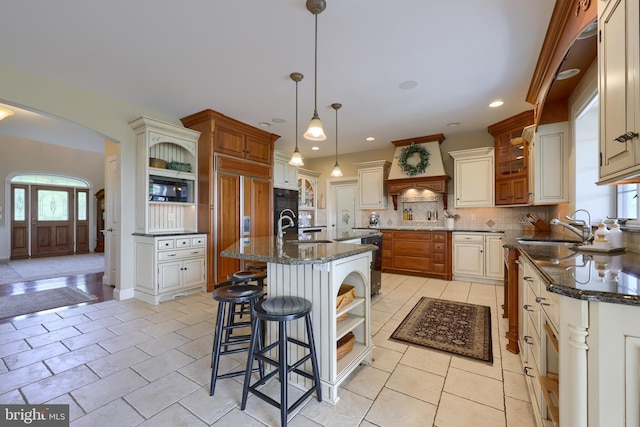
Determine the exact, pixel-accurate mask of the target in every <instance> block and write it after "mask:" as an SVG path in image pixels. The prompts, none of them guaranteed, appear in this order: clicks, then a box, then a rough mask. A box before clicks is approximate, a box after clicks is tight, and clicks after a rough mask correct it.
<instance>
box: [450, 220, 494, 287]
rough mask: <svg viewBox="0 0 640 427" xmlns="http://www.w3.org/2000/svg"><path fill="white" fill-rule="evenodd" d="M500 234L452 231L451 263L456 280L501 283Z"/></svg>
mask: <svg viewBox="0 0 640 427" xmlns="http://www.w3.org/2000/svg"><path fill="white" fill-rule="evenodd" d="M502 239H503V235H502V234H496V233H479V232H474V233H472V232H453V238H452V243H453V251H452V259H453V260H452V265H453V275H454V278H455V279H456V280H460V279H466V278H469V279H472V280H473V281H480V282H485V283H502V281H503V279H504V260H503V259H504V258H503V250H502Z"/></svg>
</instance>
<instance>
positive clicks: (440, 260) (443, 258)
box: [431, 253, 447, 264]
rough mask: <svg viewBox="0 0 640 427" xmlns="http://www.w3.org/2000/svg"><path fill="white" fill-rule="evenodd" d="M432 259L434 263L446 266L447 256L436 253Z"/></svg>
mask: <svg viewBox="0 0 640 427" xmlns="http://www.w3.org/2000/svg"><path fill="white" fill-rule="evenodd" d="M431 257H432V258H433V263H434V264H446V258H447V257H446V256H445V254H438V253H435V254H433V255H431Z"/></svg>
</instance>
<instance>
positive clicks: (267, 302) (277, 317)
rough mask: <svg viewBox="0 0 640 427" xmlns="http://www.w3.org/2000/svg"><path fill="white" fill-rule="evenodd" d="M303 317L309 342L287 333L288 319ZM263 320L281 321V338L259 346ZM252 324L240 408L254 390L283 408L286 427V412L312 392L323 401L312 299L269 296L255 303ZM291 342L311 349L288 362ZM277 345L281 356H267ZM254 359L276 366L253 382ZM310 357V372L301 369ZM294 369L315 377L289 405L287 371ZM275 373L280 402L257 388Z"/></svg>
mask: <svg viewBox="0 0 640 427" xmlns="http://www.w3.org/2000/svg"><path fill="white" fill-rule="evenodd" d="M302 317H304V321H305V328H306V334H307V342H303V341H300V340H298V339H295V338H291V337H289V336H287V322H288V321H290V320H295V319H299V318H302ZM260 320H262V321H264V322H278V339H277V340H276V341H274V342H273V343H271V344H269V345H265V346H263V347H262V348H260V347H261V346H260V343H259V340H258V339H259V338H260V337H261V335H260V331H259V329H260V328H259V327H258V324H259V321H260ZM252 325H253V326H252V335H251V344H250V345H249V357H248V359H247V369H246V370H245V376H244V387H243V389H242V406H241V409H243V410H244V409H245V407H246V405H247V397H248V395H249V392H251V393H253V394H255V395H256V396H257V397H259V398H260V399H262V400H264V401H265V402H267V403H269V404H270V405H273V406H275V407H276V408H279V409H280V420H281V425H282V426H283V427H284V426H286V425H287V416H288V414H289V411H293V410H295V409H296V408H297V407H298V406H300V405H301V404H302V403H303V402H304V401H305V400H306V399H307V398H308V397H309V396H311V395H312V394H313V392H314V391H315V392H316V397H317V399H318V402H322V389H321V385H320V372H319V369H318V357H317V355H316V348H315V344H314V341H313V328H312V325H311V302H310V301H309V300H306V299H304V298H300V297H293V296H292V297H273V298H266V299H264V300H262V301H259V302H258V303H256V304H255V306H254V318H253V321H252ZM289 343H292V344H295V345H297V346H300V347H304V348H306V349H308V350H309V352H308V354H306V355H305V356H303V357H302V358H301V359H299V360H297V361H293V363H292V364H289V363H290V361H289V360H288V356H287V354H288V351H287V345H288V344H289ZM275 347H278V360H275V359H272V358H270V357H268V356H267V354H268V353H269V352H270V351H271V350H272V349H274V348H275ZM255 359H257V360H258V362H267V363H269V364H270V365H273V366H275V367H276V368H277V369H275V370H273V371H271V372H269V373H268V374H267V375H264V372H261V373H260V379H259V380H258V381H256V382H255V383H254V384H253V385H251V374H252V372H254V371H255V369H254V368H253V362H254V360H255ZM308 360H311V370H312V373H311V374H309V373H308V372H306V371H304V370H303V369H301V366H302V365H303V364H304V363H305V362H307V361H308ZM291 372H294V373H296V374H298V375H302V376H303V377H305V378H308V379H310V380H313V384H314V386H313V387H312V388H310V389H309V390H307V391H306V392H305V393H304V394H303V395H302V396H301V397H300V398H299V399H298V400H296V401H295V402H294V403H293V404H292V405H288V401H287V394H288V393H287V385H288V374H289V373H291ZM276 375H278V377H279V379H280V402H277V401H275V400H274V399H272V398H271V397H269V396H267V395H266V394H264V393H262V392H261V391H260V390H258V387H260V386H261V385H263V384H265V383H266V382H267V381H268V380H269V379H270V378H272V377H274V376H276Z"/></svg>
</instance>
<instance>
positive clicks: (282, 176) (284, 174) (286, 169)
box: [273, 151, 298, 190]
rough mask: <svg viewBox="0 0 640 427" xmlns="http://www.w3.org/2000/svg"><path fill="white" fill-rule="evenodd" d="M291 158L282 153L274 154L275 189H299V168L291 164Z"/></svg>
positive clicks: (275, 152)
mask: <svg viewBox="0 0 640 427" xmlns="http://www.w3.org/2000/svg"><path fill="white" fill-rule="evenodd" d="M289 159H290V156H287V155H286V154H285V153H282V152H280V151H274V153H273V187H274V188H284V189H286V190H297V189H298V168H297V167H295V166H291V165H290V164H289Z"/></svg>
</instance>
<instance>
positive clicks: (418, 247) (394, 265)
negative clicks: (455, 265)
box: [382, 231, 451, 280]
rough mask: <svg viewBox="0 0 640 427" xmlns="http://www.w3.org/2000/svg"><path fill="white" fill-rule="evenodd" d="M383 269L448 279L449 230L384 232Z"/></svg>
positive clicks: (390, 271)
mask: <svg viewBox="0 0 640 427" xmlns="http://www.w3.org/2000/svg"><path fill="white" fill-rule="evenodd" d="M382 271H383V272H389V273H397V274H410V275H415V276H424V277H435V278H440V279H443V280H451V233H450V232H446V231H385V232H383V237H382Z"/></svg>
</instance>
